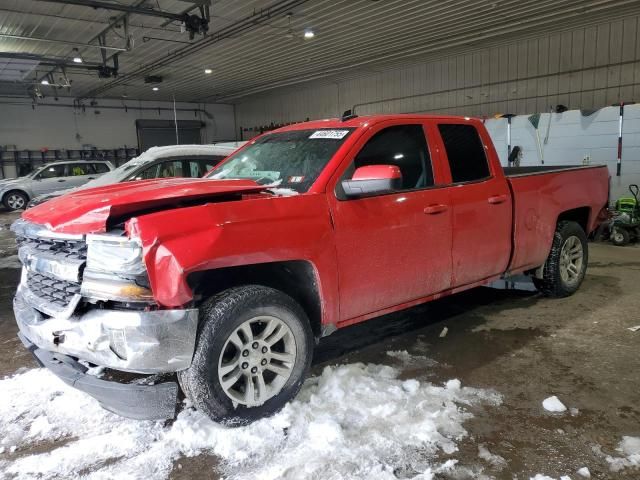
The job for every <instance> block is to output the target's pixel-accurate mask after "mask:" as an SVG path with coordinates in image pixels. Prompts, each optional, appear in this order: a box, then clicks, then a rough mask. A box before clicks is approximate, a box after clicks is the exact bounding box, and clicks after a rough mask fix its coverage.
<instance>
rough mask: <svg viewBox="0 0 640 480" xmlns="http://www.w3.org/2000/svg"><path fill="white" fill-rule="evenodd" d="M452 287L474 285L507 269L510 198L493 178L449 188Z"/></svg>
mask: <svg viewBox="0 0 640 480" xmlns="http://www.w3.org/2000/svg"><path fill="white" fill-rule="evenodd" d="M451 203H452V204H453V285H454V286H461V285H466V284H468V283H473V282H477V281H479V280H483V279H485V278H488V277H491V276H493V275H499V274H501V273H503V272H504V271H505V270H506V269H507V265H508V262H509V254H510V252H511V196H510V193H509V189H508V186H507V184H506V181H505V180H504V179H503V178H502V179H500V180H498V179H496V178H492V179H490V180H487V181H484V182H479V183H468V184H465V185H459V186H456V187H453V188H451Z"/></svg>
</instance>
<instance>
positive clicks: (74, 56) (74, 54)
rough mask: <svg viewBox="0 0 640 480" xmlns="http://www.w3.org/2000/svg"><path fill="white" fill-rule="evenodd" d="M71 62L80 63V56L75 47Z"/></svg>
mask: <svg viewBox="0 0 640 480" xmlns="http://www.w3.org/2000/svg"><path fill="white" fill-rule="evenodd" d="M73 63H82V57H81V56H80V51H79V50H78V49H77V48H74V49H73Z"/></svg>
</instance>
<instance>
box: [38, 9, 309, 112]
mask: <svg viewBox="0 0 640 480" xmlns="http://www.w3.org/2000/svg"><path fill="white" fill-rule="evenodd" d="M45 1H48V0H45ZM308 1H309V0H281V1H279V2H276V3H274V4H272V5H271V6H269V7H265V8H263V9H260V10H256V11H254V12H253V14H251V15H248V16H247V17H245V18H243V19H241V20H238V21H236V22H233V23H232V24H230V25H228V26H226V27H224V28H221V29H220V30H218V31H215V32H212V33H210V34H209V35H207V36H206V37H204V38H203V39H201V40H199V41H197V42H194V43H192V44H190V45H185V46H184V47H182V48H179V49H177V50H174V51H173V52H171V53H169V54H167V55H165V56H164V57H161V58H159V59H158V60H156V61H154V62H151V63H148V64H146V65H143V66H142V67H140V68H138V69H136V70H134V71H132V72H129V73H126V74H124V75H119V76H118V78H116V79H115V80H112V81H110V82H109V83H106V84H104V85H102V86H100V87H98V88H94V89H93V90H90V91H88V92H86V93H85V94H84V95H82V96H81V97H80V98H79V99H80V100H81V99H84V98H90V97H95V96H98V95H100V94H103V93H105V92H107V91H109V90H111V89H112V88H114V87H116V86H118V85H120V84H122V83H126V82H128V81H130V80H133V79H136V78H140V77H141V76H143V75H146V74H148V73H151V72H153V71H154V70H156V69H158V68H161V67H165V66H167V65H170V64H171V63H172V62H175V61H176V60H179V59H181V58H184V57H186V56H188V55H191V54H193V53H195V52H197V51H199V50H202V49H203V48H206V47H208V46H210V45H213V44H215V43H218V42H220V41H222V40H224V39H226V38H230V37H234V36H236V35H239V34H242V33H246V32H248V31H251V30H253V29H255V28H257V27H259V26H260V25H262V24H264V23H266V22H268V21H270V20H271V19H273V17H275V16H277V15H284V14H286V13H288V12H290V11H291V10H292V9H294V8H296V7H298V6H300V5H302V4H304V3H306V2H308Z"/></svg>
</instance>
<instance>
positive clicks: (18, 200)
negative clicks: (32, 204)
mask: <svg viewBox="0 0 640 480" xmlns="http://www.w3.org/2000/svg"><path fill="white" fill-rule="evenodd" d="M2 203H3V204H4V206H5V207H6V208H8V209H9V210H11V211H14V210H24V209H25V208H27V203H29V196H28V195H27V194H26V193H24V192H21V191H20V190H11V191H9V192H7V193H5V194H4V197H2Z"/></svg>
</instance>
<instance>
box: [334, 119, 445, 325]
mask: <svg viewBox="0 0 640 480" xmlns="http://www.w3.org/2000/svg"><path fill="white" fill-rule="evenodd" d="M403 125H420V126H421V127H422V133H423V134H424V128H425V123H424V120H422V119H420V120H412V119H410V118H403V119H401V120H396V121H389V122H384V123H380V124H377V125H376V126H374V127H371V128H370V130H369V131H368V132H367V133H366V134H365V135H363V136H362V138H361V139H359V141H358V142H357V143H356V144H355V145H354V147H353V149H352V150H351V151H350V152H349V153H348V154H347V155H346V157H345V159H344V160H343V162H342V164H341V165H340V167H339V169H338V170H337V172H336V174H335V176H334V177H333V178H332V180H331V181H330V182H329V185H328V191H327V195H328V200H329V206H330V208H331V213H332V217H333V220H334V228H335V242H336V254H337V260H338V272H339V295H340V319H341V321H347V320H352V319H356V318H358V317H361V316H364V315H367V314H371V313H374V312H378V311H380V310H383V309H387V308H391V307H394V306H396V305H400V304H403V303H406V302H410V301H412V300H417V299H419V298H422V297H425V296H427V295H430V294H433V293H438V292H441V291H443V290H447V289H448V288H449V287H450V286H451V241H452V240H451V215H452V209H451V199H450V194H449V189H448V188H442V187H441V185H443V184H444V183H445V182H444V181H443V178H442V176H443V174H442V172H443V168H442V166H441V165H440V164H439V163H438V162H439V161H440V157H439V154H438V146H436V145H432V144H431V142H430V141H429V139H430V137H431V134H430V133H429V134H427V135H425V137H426V141H427V145H426V148H427V149H428V152H427V153H428V156H429V157H430V162H431V166H432V174H433V177H432V178H431V179H430V182H432V183H433V184H434V185H435V186H431V187H425V188H420V187H418V185H420V182H416V183H415V185H416V186H415V187H414V188H411V184H412V182H411V181H407V182H406V183H407V185H405V188H407V189H406V190H404V191H402V192H397V193H392V194H386V195H379V196H374V197H369V198H359V199H338V198H337V197H336V195H335V193H334V192H335V189H336V185H337V183H338V182H339V181H340V179H341V178H342V176H343V174H345V172H346V171H348V168H353V167H354V165H353V161H354V158H356V156H357V155H358V154H359V153H362V152H365V150H364V147H365V145H367V144H368V142H369V141H370V140H372V138H375V136H376V134H378V133H380V132H381V131H383V130H385V129H387V128H389V127H394V126H403ZM424 140H425V138H424V137H423V138H422V141H424ZM397 143H398V144H401V145H405V146H406V144H404V143H403V142H397ZM394 145H395V143H394ZM369 146H370V144H369ZM401 150H402V148H400V149H399V152H400V151H401ZM385 158H386V157H385ZM392 158H401V159H404V160H399V161H400V162H404V161H405V160H406V159H407V158H408V157H406V156H404V155H392ZM381 163H384V161H381ZM427 170H428V169H427ZM404 172H405V173H408V175H405V174H404V173H403V179H408V178H409V176H410V175H411V174H412V173H413V175H415V174H416V172H415V171H412V170H411V169H408V170H407V169H406V166H405V170H404ZM426 185H428V182H427V184H426Z"/></svg>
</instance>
